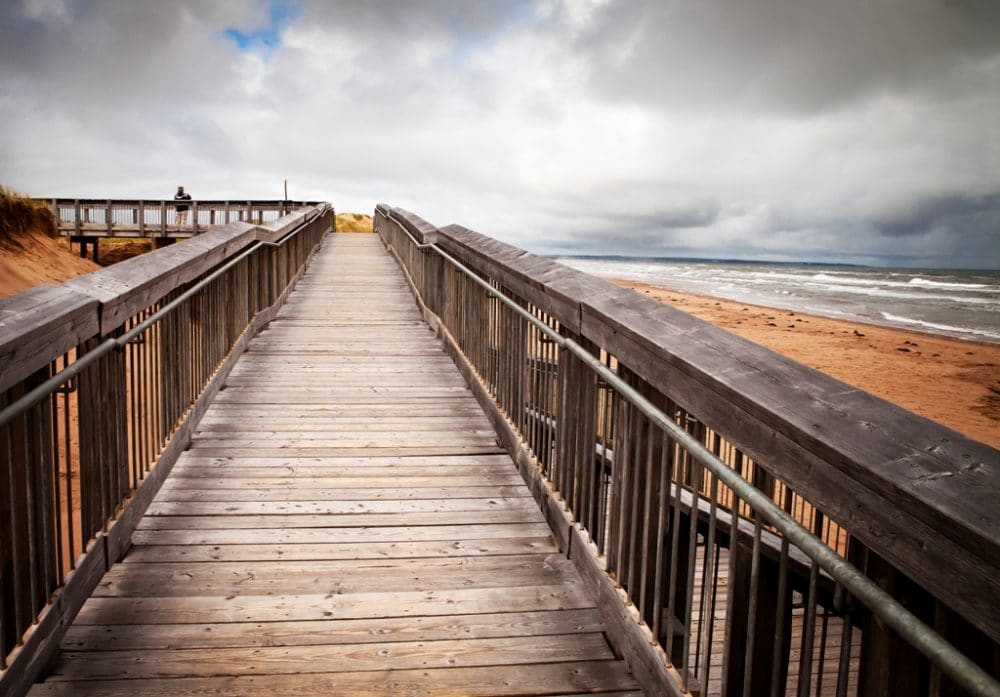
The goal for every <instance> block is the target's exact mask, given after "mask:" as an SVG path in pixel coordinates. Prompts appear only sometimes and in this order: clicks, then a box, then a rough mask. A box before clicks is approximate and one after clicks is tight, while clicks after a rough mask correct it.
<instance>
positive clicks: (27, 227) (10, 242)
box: [0, 186, 57, 249]
mask: <svg viewBox="0 0 1000 697" xmlns="http://www.w3.org/2000/svg"><path fill="white" fill-rule="evenodd" d="M32 233H36V234H37V233H42V234H44V235H46V236H47V237H55V236H56V233H57V230H56V221H55V218H53V216H52V211H50V210H49V207H48V206H46V205H45V204H44V203H42V202H41V201H35V200H33V199H30V198H28V197H27V196H22V195H21V194H19V193H17V192H16V191H13V190H11V189H8V188H7V187H3V186H0V247H5V248H7V249H23V248H24V245H23V242H24V239H25V238H26V237H27V236H28V235H30V234H32Z"/></svg>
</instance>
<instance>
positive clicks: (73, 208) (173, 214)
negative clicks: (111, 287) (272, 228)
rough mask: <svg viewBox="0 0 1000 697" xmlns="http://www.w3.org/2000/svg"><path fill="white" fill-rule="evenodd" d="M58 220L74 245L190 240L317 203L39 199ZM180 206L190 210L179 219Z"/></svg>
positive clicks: (270, 219)
mask: <svg viewBox="0 0 1000 697" xmlns="http://www.w3.org/2000/svg"><path fill="white" fill-rule="evenodd" d="M39 200H40V201H44V202H45V203H47V204H48V205H49V206H50V207H51V209H52V214H53V215H54V216H55V219H56V223H57V226H58V229H59V234H61V235H63V236H66V237H72V238H73V240H74V241H81V239H91V238H101V237H167V238H184V237H191V236H193V235H197V234H200V233H202V232H204V231H206V230H208V229H209V228H211V227H212V226H214V225H227V224H229V223H231V222H242V223H250V224H252V225H263V224H266V223H272V222H274V221H276V220H278V219H279V218H281V217H283V216H285V215H287V214H289V213H291V212H292V211H296V210H298V209H300V208H306V207H311V206H316V205H319V204H317V203H316V202H315V201H309V202H304V201H280V200H278V201H214V200H212V201H210V200H192V201H183V202H177V201H173V200H160V201H155V200H154V201H145V200H141V199H72V198H52V199H39ZM178 205H186V206H187V207H188V211H187V214H186V215H185V216H183V217H179V216H178V213H177V208H176V207H177V206H178Z"/></svg>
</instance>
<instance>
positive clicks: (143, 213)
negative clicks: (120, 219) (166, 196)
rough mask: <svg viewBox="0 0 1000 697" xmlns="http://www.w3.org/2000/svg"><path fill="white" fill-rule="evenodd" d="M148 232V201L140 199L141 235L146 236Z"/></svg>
mask: <svg viewBox="0 0 1000 697" xmlns="http://www.w3.org/2000/svg"><path fill="white" fill-rule="evenodd" d="M145 232H146V202H145V201H143V200H141V199H140V200H139V236H140V237H145Z"/></svg>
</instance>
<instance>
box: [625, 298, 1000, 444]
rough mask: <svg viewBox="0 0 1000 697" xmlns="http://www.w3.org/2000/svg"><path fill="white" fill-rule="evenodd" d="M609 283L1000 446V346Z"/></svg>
mask: <svg viewBox="0 0 1000 697" xmlns="http://www.w3.org/2000/svg"><path fill="white" fill-rule="evenodd" d="M610 280H612V281H613V282H614V283H617V284H618V285H620V286H624V287H626V288H633V289H635V290H636V291H638V292H640V293H645V294H647V295H649V296H651V297H654V298H656V299H657V300H660V301H662V302H665V303H668V304H670V305H673V306H675V307H677V308H678V309H681V310H683V311H684V312H687V313H689V314H692V315H694V316H696V317H700V318H701V319H704V320H707V321H709V322H712V323H713V324H716V325H718V326H720V327H723V328H724V329H727V330H729V331H731V332H733V333H735V334H738V335H740V336H742V337H744V338H746V339H749V340H751V341H753V342H755V343H758V344H761V345H763V346H766V347H767V348H769V349H771V350H772V351H776V352H778V353H781V354H783V355H785V356H788V357H790V358H792V359H794V360H796V361H799V362H800V363H804V364H805V365H808V366H810V367H812V368H815V369H817V370H820V371H822V372H824V373H826V374H828V375H831V376H833V377H835V378H837V379H839V380H843V381H844V382H846V383H849V384H851V385H854V386H855V387H859V388H861V389H863V390H865V391H867V392H871V393H872V394H875V395H878V396H879V397H881V398H883V399H885V400H888V401H890V402H893V403H895V404H898V405H899V406H901V407H903V408H905V409H909V410H910V411H913V412H916V413H917V414H920V415H921V416H925V417H927V418H929V419H932V420H934V421H937V422H938V423H942V424H944V425H945V426H948V427H949V428H952V429H954V430H956V431H958V432H959V433H962V434H964V435H966V436H968V437H970V438H974V439H976V440H979V441H982V442H984V443H988V444H990V445H992V446H993V447H994V448H1000V344H985V343H976V342H970V341H963V340H960V339H951V338H948V337H942V336H937V335H934V334H924V333H921V332H911V331H906V330H902V329H892V328H887V327H880V326H877V325H871V324H862V323H860V322H847V321H843V320H836V319H828V318H826V317H818V316H815V315H807V314H803V313H801V312H792V311H789V310H777V309H774V308H768V307H762V306H759V305H751V304H748V303H741V302H736V301H732V300H721V299H718V298H712V297H708V296H702V295H695V294H693V293H682V292H679V291H675V290H671V289H669V288H663V287H660V286H654V285H649V284H645V283H640V282H637V281H629V280H622V279H610Z"/></svg>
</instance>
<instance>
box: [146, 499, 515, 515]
mask: <svg viewBox="0 0 1000 697" xmlns="http://www.w3.org/2000/svg"><path fill="white" fill-rule="evenodd" d="M508 510H509V511H523V510H534V506H533V504H532V502H531V500H530V497H525V496H517V497H512V498H499V497H497V498H492V499H428V500H420V501H364V500H353V501H352V500H346V501H293V502H284V503H283V502H281V501H222V502H200V501H199V502H183V503H175V502H172V501H159V500H154V501H153V503H152V504H150V506H149V510H148V511H147V513H146V515H147V516H149V517H155V516H175V515H185V516H192V515H193V516H226V517H230V516H238V515H282V514H312V515H355V516H363V515H367V514H374V513H443V512H457V511H466V512H469V511H475V512H481V511H482V512H485V511H508Z"/></svg>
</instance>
